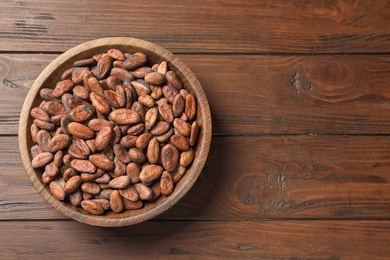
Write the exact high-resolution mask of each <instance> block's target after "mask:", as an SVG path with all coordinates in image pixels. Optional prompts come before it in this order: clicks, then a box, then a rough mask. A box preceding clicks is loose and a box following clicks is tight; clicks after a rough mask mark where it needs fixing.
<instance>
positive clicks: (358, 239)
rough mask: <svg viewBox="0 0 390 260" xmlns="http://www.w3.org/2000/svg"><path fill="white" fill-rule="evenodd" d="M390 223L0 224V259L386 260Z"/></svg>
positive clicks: (33, 222) (388, 253)
mask: <svg viewBox="0 0 390 260" xmlns="http://www.w3.org/2000/svg"><path fill="white" fill-rule="evenodd" d="M389 225H390V222H389V221H375V222H373V221H291V220H290V221H175V222H172V221H149V222H146V223H142V224H139V225H136V226H132V227H124V228H110V229H107V228H96V227H90V226H85V225H83V224H80V223H76V222H70V221H60V222H58V221H55V222H53V221H45V222H35V221H31V222H0V243H1V245H2V250H1V251H0V258H2V259H20V258H21V257H22V258H31V257H33V258H36V257H38V258H41V259H42V258H51V257H52V256H53V255H56V256H61V258H67V259H69V258H82V259H90V258H95V257H97V256H99V257H100V258H119V259H122V258H136V259H150V258H162V259H232V258H233V259H234V258H236V259H247V258H249V259H382V258H383V259H386V258H389V257H390V251H389V250H386V248H387V247H388V244H389V243H390V236H389V235H390V231H389V228H388V227H389ZM15 237H17V238H18V239H15ZM48 238H50V239H48ZM43 241H44V243H42V242H43ZM124 256H125V257H124Z"/></svg>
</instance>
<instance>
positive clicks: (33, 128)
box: [30, 124, 40, 143]
mask: <svg viewBox="0 0 390 260" xmlns="http://www.w3.org/2000/svg"><path fill="white" fill-rule="evenodd" d="M39 130H40V129H39V128H38V126H36V125H34V124H32V125H31V127H30V133H31V139H32V140H33V142H34V143H36V142H37V134H38V132H39Z"/></svg>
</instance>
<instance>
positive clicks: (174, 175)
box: [171, 165, 186, 183]
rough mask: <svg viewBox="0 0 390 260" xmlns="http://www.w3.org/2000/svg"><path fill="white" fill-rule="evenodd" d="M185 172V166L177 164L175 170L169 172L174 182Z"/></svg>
mask: <svg viewBox="0 0 390 260" xmlns="http://www.w3.org/2000/svg"><path fill="white" fill-rule="evenodd" d="M185 173H186V167H183V166H181V165H179V167H177V169H176V170H174V171H173V172H171V176H172V180H173V182H174V183H176V182H178V181H180V180H181V178H183V175H184V174H185Z"/></svg>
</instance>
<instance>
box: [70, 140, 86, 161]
mask: <svg viewBox="0 0 390 260" xmlns="http://www.w3.org/2000/svg"><path fill="white" fill-rule="evenodd" d="M68 153H69V154H70V155H71V156H72V157H74V158H77V159H85V158H87V157H88V156H89V155H90V154H91V150H90V148H89V146H88V145H87V143H86V142H85V141H84V140H83V139H79V138H73V139H72V142H71V144H70V145H69V148H68Z"/></svg>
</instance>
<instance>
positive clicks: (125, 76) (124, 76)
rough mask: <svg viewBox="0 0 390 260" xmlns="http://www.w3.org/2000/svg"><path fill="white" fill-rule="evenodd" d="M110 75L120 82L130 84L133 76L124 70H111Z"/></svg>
mask: <svg viewBox="0 0 390 260" xmlns="http://www.w3.org/2000/svg"><path fill="white" fill-rule="evenodd" d="M110 75H111V76H114V77H117V78H118V79H120V80H121V81H127V82H131V81H132V80H133V79H134V76H133V74H132V73H131V72H129V71H127V70H126V69H124V68H113V69H112V70H111V72H110Z"/></svg>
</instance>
